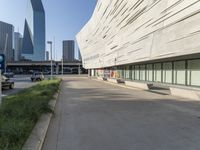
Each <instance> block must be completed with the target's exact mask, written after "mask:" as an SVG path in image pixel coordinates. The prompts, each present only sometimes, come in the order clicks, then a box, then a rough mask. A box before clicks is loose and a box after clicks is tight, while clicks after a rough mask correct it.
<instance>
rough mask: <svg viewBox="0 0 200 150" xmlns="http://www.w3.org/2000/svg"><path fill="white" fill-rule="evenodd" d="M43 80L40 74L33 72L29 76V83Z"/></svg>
mask: <svg viewBox="0 0 200 150" xmlns="http://www.w3.org/2000/svg"><path fill="white" fill-rule="evenodd" d="M42 80H44V75H43V73H42V72H34V73H33V74H32V76H31V81H32V82H34V81H42Z"/></svg>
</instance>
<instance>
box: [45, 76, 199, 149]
mask: <svg viewBox="0 0 200 150" xmlns="http://www.w3.org/2000/svg"><path fill="white" fill-rule="evenodd" d="M43 150H200V103H199V102H191V101H186V100H182V99H178V98H174V97H172V96H169V95H159V94H156V93H151V92H145V91H141V90H131V89H126V88H122V87H118V86H114V85H111V84H106V83H103V82H98V81H95V80H89V79H87V78H79V77H74V78H73V77H66V78H64V82H63V84H62V90H61V94H60V98H59V100H58V103H57V106H56V111H55V116H54V117H53V119H52V121H51V124H50V127H49V130H48V133H47V137H46V140H45V143H44V146H43Z"/></svg>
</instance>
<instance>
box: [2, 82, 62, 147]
mask: <svg viewBox="0 0 200 150" xmlns="http://www.w3.org/2000/svg"><path fill="white" fill-rule="evenodd" d="M59 84H60V80H59V79H53V80H44V81H42V82H40V83H38V84H37V85H35V86H33V87H31V88H28V89H25V90H23V91H21V92H19V93H18V94H15V95H12V96H8V97H6V98H4V99H3V103H2V105H1V106H0V150H20V149H21V148H22V146H23V144H24V143H25V141H26V139H27V138H28V136H29V135H30V133H31V131H32V129H33V127H34V126H35V124H36V122H37V121H38V119H39V117H40V116H41V115H42V114H43V113H48V112H52V110H51V108H50V106H49V105H48V103H49V101H50V100H51V99H53V96H54V94H55V93H56V92H57V90H58V89H59Z"/></svg>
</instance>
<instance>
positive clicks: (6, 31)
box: [0, 21, 14, 61]
mask: <svg viewBox="0 0 200 150" xmlns="http://www.w3.org/2000/svg"><path fill="white" fill-rule="evenodd" d="M13 36H14V27H13V25H11V24H8V23H5V22H2V21H0V54H5V57H6V61H13V60H14V54H13V48H14V45H13V43H14V39H13Z"/></svg>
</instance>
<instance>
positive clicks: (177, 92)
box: [170, 87, 200, 100]
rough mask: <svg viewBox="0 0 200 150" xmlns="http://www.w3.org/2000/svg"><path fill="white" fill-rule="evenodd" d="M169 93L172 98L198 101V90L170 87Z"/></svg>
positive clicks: (199, 94)
mask: <svg viewBox="0 0 200 150" xmlns="http://www.w3.org/2000/svg"><path fill="white" fill-rule="evenodd" d="M170 92H171V95H173V96H178V97H182V98H188V99H191V100H200V91H198V90H192V89H191V90H190V89H182V88H175V87H170Z"/></svg>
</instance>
